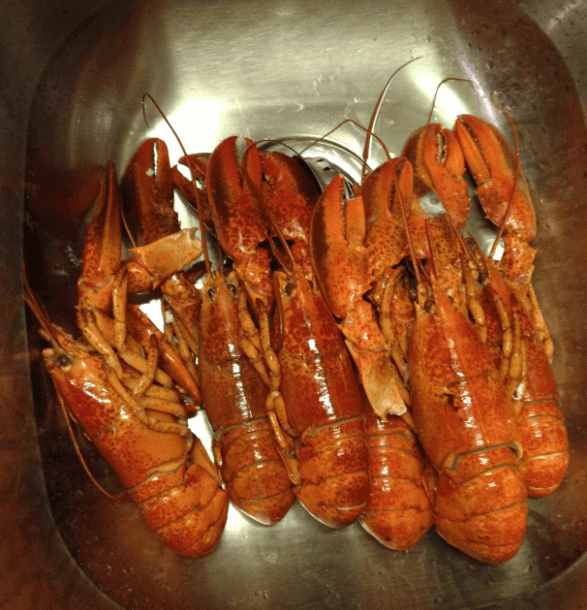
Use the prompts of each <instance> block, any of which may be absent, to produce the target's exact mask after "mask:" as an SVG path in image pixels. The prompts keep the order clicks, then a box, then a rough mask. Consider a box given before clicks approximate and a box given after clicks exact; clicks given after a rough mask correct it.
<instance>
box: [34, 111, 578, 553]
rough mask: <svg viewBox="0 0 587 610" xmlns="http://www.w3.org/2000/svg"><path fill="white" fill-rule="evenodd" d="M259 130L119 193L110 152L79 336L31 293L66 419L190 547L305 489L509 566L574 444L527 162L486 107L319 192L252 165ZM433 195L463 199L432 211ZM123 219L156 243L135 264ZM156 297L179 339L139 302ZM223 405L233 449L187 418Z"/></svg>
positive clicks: (372, 526) (272, 167) (166, 534)
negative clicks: (425, 202) (471, 186)
mask: <svg viewBox="0 0 587 610" xmlns="http://www.w3.org/2000/svg"><path fill="white" fill-rule="evenodd" d="M236 140H237V138H236V137H231V138H228V139H226V140H224V141H223V142H221V143H220V144H219V145H218V147H217V148H216V149H215V150H214V151H213V152H212V153H211V154H201V155H186V156H184V157H182V158H181V159H180V160H179V164H180V165H184V166H187V167H188V168H189V172H190V173H191V176H192V179H191V180H188V179H186V178H185V177H184V173H183V172H182V171H180V170H179V168H178V167H177V166H176V167H174V168H171V166H170V162H169V157H168V153H167V148H166V146H165V144H164V142H162V141H161V140H158V139H150V140H147V141H146V142H144V143H143V144H142V145H141V146H140V147H139V149H138V150H137V152H136V153H135V155H134V156H133V158H132V159H131V161H130V162H129V165H128V167H127V169H126V172H125V174H124V176H123V178H122V180H121V183H120V185H119V184H118V182H117V177H116V173H115V169H114V166H113V165H112V164H111V163H109V164H108V166H107V167H106V170H105V172H104V175H103V177H102V182H101V190H100V195H99V201H98V204H97V210H96V213H95V217H94V219H93V221H92V222H91V224H90V226H89V228H88V233H87V237H86V241H85V246H84V252H83V262H82V274H81V277H80V279H79V282H78V290H79V303H78V306H77V323H78V326H79V329H80V331H81V333H82V337H81V338H80V339H74V338H73V337H72V336H70V335H69V334H67V333H66V332H65V331H64V330H62V329H61V328H59V327H58V326H56V325H54V324H52V323H51V321H50V319H49V317H48V315H47V314H46V312H45V310H44V309H43V307H42V305H41V304H40V303H39V302H38V300H37V299H36V297H35V296H34V294H33V293H32V291H31V290H30V288H29V287H28V285H27V287H26V293H25V298H26V301H27V303H28V304H29V306H30V307H31V309H32V310H33V312H34V313H35V315H36V316H37V318H38V319H39V321H40V323H41V325H42V327H43V330H42V331H41V333H42V335H43V337H44V338H45V339H46V340H47V341H49V342H50V343H51V347H50V348H48V349H46V350H44V352H43V355H44V359H45V366H46V368H47V370H48V372H49V373H50V375H51V377H52V379H53V382H54V385H55V388H56V390H57V394H58V398H59V401H60V403H61V405H62V407H63V410H64V413H65V414H66V417H69V418H71V419H73V420H74V421H76V422H77V423H78V424H79V425H80V426H81V427H82V428H83V430H84V432H85V433H86V435H87V436H88V437H89V438H90V439H91V440H92V441H93V442H94V443H95V445H96V446H97V448H98V449H99V451H100V452H101V454H102V455H103V456H104V458H105V459H106V460H107V461H108V462H109V464H110V465H111V466H112V468H113V469H114V471H115V472H116V474H117V476H118V477H119V478H120V481H121V482H122V484H123V485H124V487H125V488H126V489H127V490H128V493H129V494H130V496H131V497H132V499H133V500H134V501H135V502H136V503H137V504H138V507H139V509H140V511H141V513H142V515H143V516H144V518H145V519H146V521H147V523H148V524H149V526H150V527H151V528H152V529H153V530H154V532H155V533H156V535H157V536H158V537H159V538H160V539H161V541H162V542H163V543H164V544H166V545H167V546H169V547H170V548H171V549H173V550H174V551H175V552H177V553H179V554H181V555H186V556H201V555H204V554H206V553H208V552H210V551H211V550H212V549H213V548H214V547H215V545H216V544H217V543H218V541H219V539H220V536H221V534H222V530H223V527H224V524H225V521H226V517H227V510H228V500H229V498H230V499H231V500H232V501H233V503H234V504H235V505H236V506H237V507H238V508H240V509H241V510H242V511H244V512H245V513H246V514H248V515H249V516H251V517H252V518H253V519H256V520H257V521H259V522H261V523H264V524H267V525H271V524H275V523H277V522H278V521H280V520H281V519H282V518H283V517H284V516H285V514H286V513H287V512H288V510H289V508H290V507H291V505H292V504H293V502H294V500H295V498H296V497H297V498H298V499H299V500H300V502H301V503H302V504H303V505H304V507H305V508H306V509H307V510H308V511H309V512H310V513H311V514H312V515H314V516H315V517H316V518H317V519H319V520H320V521H321V522H323V523H325V524H326V525H328V526H330V527H342V526H346V525H349V524H351V523H353V522H354V521H356V520H359V521H360V522H361V524H362V525H363V526H364V527H365V529H366V530H367V531H368V532H370V533H371V534H372V535H373V536H374V537H375V538H376V539H377V540H379V541H380V542H381V543H382V544H384V545H385V546H387V547H389V548H392V549H407V548H409V547H411V546H412V545H414V544H415V543H416V542H417V541H418V540H420V538H421V537H422V536H423V535H424V533H425V532H426V531H427V530H428V529H429V528H430V527H431V526H432V524H435V526H436V529H437V531H438V532H439V534H440V535H441V536H442V537H443V538H445V539H446V540H447V541H448V542H449V543H450V544H452V545H454V546H456V547H458V548H459V549H461V550H463V551H464V552H466V553H468V554H469V555H471V556H472V557H475V558H477V559H479V560H481V561H485V562H489V563H501V562H504V561H507V560H508V559H510V558H511V557H513V556H514V555H515V554H516V553H517V551H518V550H519V548H520V545H521V544H522V541H523V537H524V533H525V528H526V518H527V512H528V506H527V497H528V496H532V497H540V496H543V495H545V494H547V493H550V492H552V491H553V490H554V489H555V488H556V487H557V486H558V485H559V484H560V482H561V480H562V478H563V475H564V473H565V470H566V467H567V464H568V459H569V454H568V442H567V436H566V430H565V426H564V422H563V415H562V412H561V410H560V405H559V399H558V394H557V387H556V382H555V379H554V376H553V373H552V370H551V367H550V359H551V357H552V342H551V341H550V338H549V335H548V331H547V330H546V326H545V324H544V321H543V319H542V315H541V313H540V310H539V308H538V305H537V302H536V297H535V294H534V291H533V289H532V285H531V283H530V279H531V275H532V270H533V266H532V261H533V258H534V255H535V251H534V250H533V249H532V248H531V247H530V246H529V245H528V244H529V242H530V241H531V240H532V239H533V237H534V235H535V232H536V221H535V216H534V211H533V207H532V203H531V200H530V195H529V190H528V187H527V184H526V181H525V178H524V176H523V174H522V172H521V170H520V169H519V166H518V162H517V155H516V154H514V151H513V150H512V149H511V147H510V146H509V144H508V143H507V142H506V140H505V139H504V138H503V136H502V135H501V134H500V133H499V132H498V131H497V130H496V129H495V128H494V127H493V126H491V125H489V124H487V123H485V122H484V121H482V120H481V119H478V118H475V117H473V116H465V115H463V116H459V117H458V118H457V121H456V126H455V131H454V132H453V131H450V130H448V129H443V128H442V126H441V125H435V124H428V125H426V126H425V127H424V128H422V129H420V130H419V131H417V132H416V133H415V134H413V136H412V137H411V138H410V140H409V141H408V143H407V144H406V147H405V149H404V153H403V156H402V157H401V158H396V159H391V158H388V161H387V162H386V163H384V164H383V165H381V166H380V167H378V168H377V169H375V170H374V171H372V172H370V173H368V174H367V175H366V176H365V177H364V179H363V181H362V184H361V185H360V186H355V189H354V191H355V196H354V198H351V199H348V200H347V201H345V200H344V196H343V187H344V183H343V178H342V177H340V176H339V177H337V178H335V179H334V180H332V182H331V183H330V184H329V186H328V187H327V188H326V189H325V190H324V192H323V193H322V194H321V195H320V194H319V192H318V188H317V186H316V182H315V180H314V178H313V176H312V175H311V173H310V171H309V170H308V168H307V166H305V165H304V163H303V161H302V160H301V159H300V158H298V157H292V156H288V155H286V154H282V153H278V152H267V151H261V150H259V149H258V148H257V147H256V145H255V144H254V143H252V142H250V141H247V145H246V150H245V152H244V154H243V156H242V158H241V159H238V158H237V154H236V151H235V145H236ZM388 157H389V156H388ZM466 167H468V169H469V170H470V172H471V174H472V176H473V178H474V180H475V182H476V184H477V196H478V198H479V200H480V202H481V205H482V206H483V209H484V211H485V214H486V216H487V217H488V218H489V219H490V220H491V221H493V222H494V223H495V224H496V225H497V226H498V227H499V228H500V235H499V236H498V238H497V239H496V243H497V241H498V240H499V238H500V237H501V234H502V233H503V234H504V237H503V241H504V244H505V253H504V255H503V257H502V259H501V262H499V263H498V262H496V261H495V260H493V258H492V257H491V256H489V257H488V256H486V255H485V253H484V252H483V251H482V250H481V249H480V248H479V247H478V246H477V245H476V244H475V242H474V240H473V239H472V238H471V237H465V235H464V233H463V229H464V225H465V221H466V219H467V216H468V212H469V205H470V198H469V196H468V194H467V182H466V181H465V179H464V177H463V176H464V174H465V170H466ZM176 187H177V188H178V189H179V190H180V191H181V193H182V195H183V197H184V198H185V199H186V200H187V201H188V202H190V203H192V204H193V205H194V206H196V207H197V209H198V215H199V219H200V224H201V231H202V235H203V233H204V231H205V230H207V231H209V232H211V233H212V234H213V235H214V236H215V237H216V239H217V242H218V244H219V246H220V248H221V249H222V251H223V252H224V253H225V255H226V257H224V256H221V259H222V260H224V261H226V262H224V263H223V264H221V265H219V266H217V267H216V268H215V269H212V265H211V263H210V260H209V256H208V252H207V246H206V240H205V239H203V238H202V239H201V240H198V239H196V237H195V231H194V230H193V229H189V230H185V229H184V230H181V229H180V227H179V223H178V219H177V214H176V213H175V212H174V210H173V197H174V188H176ZM429 191H431V192H432V193H433V194H434V195H435V196H436V197H437V198H438V200H439V201H440V202H441V203H442V205H443V208H444V210H445V212H444V213H442V214H439V215H436V216H432V217H428V216H427V215H426V213H425V212H424V211H423V210H422V208H421V206H420V203H419V198H420V197H421V196H423V195H424V194H426V193H428V192H429ZM123 221H124V222H123ZM122 225H124V227H125V229H126V231H127V233H128V235H129V237H130V239H131V240H132V242H133V245H134V247H133V248H132V249H130V250H129V252H128V254H129V256H128V258H127V259H126V260H125V262H124V263H122V262H121V255H122ZM202 253H203V254H204V265H203V267H202V266H201V265H200V264H198V265H195V266H192V267H191V268H190V265H191V264H192V263H193V261H195V259H196V258H198V257H200V255H201V254H202ZM202 279H203V281H202ZM196 280H199V283H200V284H202V287H201V288H200V289H197V288H196V287H195V285H196V283H197V282H196ZM155 291H156V294H157V295H160V297H161V307H162V312H163V318H164V329H163V331H161V330H159V329H158V328H157V327H156V326H155V325H154V324H153V323H152V322H151V321H150V320H149V318H148V317H147V316H146V315H145V314H144V313H143V312H142V311H141V310H140V309H139V308H138V307H137V306H136V305H134V304H133V303H132V302H131V301H130V300H129V298H128V295H130V294H136V293H144V292H153V293H154V294H155ZM200 404H202V405H203V408H204V409H205V412H206V415H207V417H208V420H209V422H210V425H211V427H212V429H213V432H214V437H213V457H214V461H212V460H211V459H210V457H209V456H208V454H207V453H206V451H205V449H204V448H203V446H202V444H201V443H200V441H199V440H198V439H197V438H196V437H195V436H194V435H193V434H192V432H191V431H190V430H189V428H188V426H187V418H188V415H189V414H190V413H193V412H195V411H196V410H197V407H198V405H200ZM420 443H421V445H420ZM223 485H224V486H223Z"/></svg>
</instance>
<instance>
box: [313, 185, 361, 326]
mask: <svg viewBox="0 0 587 610" xmlns="http://www.w3.org/2000/svg"><path fill="white" fill-rule="evenodd" d="M343 188H344V185H343V178H342V176H340V175H338V176H336V177H335V178H334V179H333V180H332V181H331V182H330V184H329V185H328V186H327V187H326V189H325V190H324V192H323V193H322V195H321V197H320V198H319V200H318V202H317V203H316V206H315V208H314V214H313V216H312V225H311V232H310V249H311V251H312V262H313V264H314V269H315V270H316V276H317V277H318V282H319V284H320V289H321V292H322V295H323V296H324V300H325V301H326V303H327V304H328V307H329V308H330V310H331V311H332V313H333V314H334V316H335V317H337V318H340V319H343V318H346V317H347V313H348V308H349V306H350V304H351V303H352V302H354V301H356V300H357V299H361V298H362V296H363V295H364V294H365V293H366V292H367V291H368V290H369V287H370V284H371V280H372V278H371V274H370V272H369V254H368V252H367V249H366V248H365V246H364V245H363V238H364V236H365V211H364V209H363V200H362V199H361V198H360V197H357V198H356V199H351V200H349V201H347V203H346V214H345V210H344V200H343ZM351 230H352V231H353V233H352V234H349V232H350V231H351ZM345 233H346V234H345Z"/></svg>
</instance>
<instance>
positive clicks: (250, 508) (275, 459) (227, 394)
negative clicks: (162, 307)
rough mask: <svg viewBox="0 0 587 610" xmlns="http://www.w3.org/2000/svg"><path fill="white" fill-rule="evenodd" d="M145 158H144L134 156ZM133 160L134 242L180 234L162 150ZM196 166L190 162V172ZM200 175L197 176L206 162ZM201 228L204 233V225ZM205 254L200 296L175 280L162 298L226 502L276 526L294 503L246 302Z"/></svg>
mask: <svg viewBox="0 0 587 610" xmlns="http://www.w3.org/2000/svg"><path fill="white" fill-rule="evenodd" d="M154 144H155V145H156V146H157V150H158V154H157V155H156V158H157V159H158V167H157V172H156V175H157V176H158V180H157V181H154V180H153V178H152V177H151V176H152V175H153V174H154V173H155V172H153V171H151V172H147V171H146V170H145V168H146V167H149V165H148V163H147V162H148V161H150V160H151V159H152V155H150V154H149V153H150V151H151V150H152V147H153V145H154ZM142 150H144V151H145V154H143V155H142V156H139V153H140V151H142ZM135 159H136V166H137V167H136V169H135V167H134V166H133V164H131V165H129V170H130V169H131V168H132V172H131V171H129V170H127V176H128V177H127V178H126V179H125V181H124V185H125V186H126V188H125V191H126V194H127V202H128V204H129V209H130V212H131V216H132V214H134V215H135V216H136V218H137V219H139V220H140V223H135V224H138V230H137V233H138V235H139V238H140V239H142V240H148V239H149V238H148V237H147V236H149V235H151V236H152V237H151V238H156V237H159V236H160V235H161V234H162V233H165V232H166V231H173V230H178V229H179V225H177V216H176V215H175V212H173V210H172V208H171V203H172V189H173V183H172V173H171V169H170V167H169V163H168V162H167V149H166V147H165V146H164V144H163V142H161V141H157V142H156V143H154V142H153V141H147V142H145V143H144V144H143V145H142V146H141V148H140V149H139V151H138V152H137V155H135ZM193 161H194V159H193V157H190V160H189V163H190V166H192V163H193ZM197 167H198V168H199V170H200V171H202V168H203V167H204V168H205V160H202V161H200V162H199V164H198V166H197ZM188 184H189V186H190V187H191V188H190V190H189V191H188V192H187V193H186V194H187V195H188V196H193V197H195V198H197V197H198V193H197V192H196V193H194V191H193V185H192V184H191V183H188ZM183 186H184V189H183V190H184V192H185V189H186V186H185V185H183ZM199 207H200V208H201V206H199ZM217 217H218V218H219V220H221V218H222V217H221V215H217ZM160 218H171V219H172V220H173V223H172V224H170V222H169V221H167V223H164V222H159V219H160ZM149 219H152V220H151V221H150V222H149ZM201 227H202V230H203V223H201ZM204 254H205V262H206V269H207V272H206V281H205V284H204V288H203V290H202V292H201V293H198V291H196V290H195V288H193V286H192V284H191V283H190V282H189V281H187V279H186V278H185V277H183V276H182V275H180V274H178V275H177V277H176V279H175V283H174V285H173V286H172V288H174V289H175V287H176V286H181V287H182V290H181V292H179V293H178V291H177V290H174V291H173V292H171V293H170V292H169V290H166V288H167V284H164V285H163V286H162V290H163V293H164V295H165V298H166V300H167V301H168V302H169V303H171V304H172V307H173V312H174V313H177V314H178V315H180V316H182V318H183V325H182V327H183V330H184V331H185V333H187V337H186V339H188V340H189V342H190V344H193V345H194V348H193V351H194V352H195V353H196V354H197V355H198V362H199V364H198V377H199V382H200V389H201V394H202V400H203V403H204V406H205V409H206V414H207V416H208V420H209V421H210V424H211V426H212V429H213V430H214V446H213V449H214V457H215V461H216V464H217V466H218V468H219V469H220V471H221V473H222V477H223V479H224V481H225V482H226V489H227V491H228V494H229V496H230V498H231V500H232V501H233V502H234V503H235V504H236V505H237V506H238V507H239V508H240V509H241V510H243V511H244V512H246V513H247V514H248V515H250V516H251V517H253V518H254V519H256V520H257V521H260V522H261V523H265V524H273V523H276V522H278V521H279V520H281V519H282V518H283V517H284V515H285V514H286V513H287V511H288V510H289V508H290V507H291V505H292V503H293V501H294V499H295V496H294V494H293V490H292V489H291V483H290V481H289V478H288V476H287V473H286V471H285V467H284V465H283V463H282V461H281V458H280V456H279V454H278V452H277V449H276V447H275V442H274V440H273V433H272V430H271V425H270V423H269V421H268V419H267V414H266V410H265V402H266V398H267V393H268V388H267V385H266V384H265V383H264V381H263V379H262V378H261V376H260V375H259V373H258V372H257V371H256V370H255V368H254V365H253V364H252V363H251V361H250V360H249V358H248V357H247V355H246V353H245V351H244V350H243V348H242V346H241V343H242V342H243V341H244V340H246V336H245V333H244V331H243V329H242V328H241V315H242V308H243V306H244V307H245V308H246V301H245V300H244V295H243V298H242V299H241V298H240V297H239V295H240V291H241V289H240V286H239V283H238V281H237V280H236V276H235V275H234V273H232V274H230V275H229V276H228V277H227V278H225V277H224V269H222V268H220V269H217V270H216V271H215V272H214V273H212V271H211V270H210V263H209V259H208V254H207V249H204ZM168 282H169V280H168ZM194 305H195V306H194ZM182 314H183V315H182ZM180 319H181V318H180ZM183 334H184V333H181V335H183Z"/></svg>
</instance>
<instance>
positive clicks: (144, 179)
mask: <svg viewBox="0 0 587 610" xmlns="http://www.w3.org/2000/svg"><path fill="white" fill-rule="evenodd" d="M120 188H121V191H122V196H123V200H124V204H125V208H124V213H125V220H126V224H127V227H128V228H129V229H130V231H131V233H132V237H133V239H134V241H135V243H136V245H137V246H143V245H145V244H150V243H152V242H154V241H157V240H158V239H161V238H162V237H164V236H166V235H170V234H171V233H177V231H179V221H178V219H177V214H176V212H174V210H173V175H172V173H171V168H170V165H169V153H168V152H167V145H166V144H165V142H163V140H159V139H157V138H151V139H149V140H145V141H144V142H143V143H142V144H141V145H140V146H139V147H138V148H137V151H136V152H135V154H134V155H133V157H132V159H131V160H130V161H129V163H128V165H127V168H126V171H125V172H124V176H123V178H122V182H121V185H120Z"/></svg>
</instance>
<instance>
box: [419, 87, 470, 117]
mask: <svg viewBox="0 0 587 610" xmlns="http://www.w3.org/2000/svg"><path fill="white" fill-rule="evenodd" d="M451 80H456V81H460V82H462V83H473V81H472V80H470V79H468V78H458V77H456V76H448V77H447V78H445V79H443V80H441V81H440V82H439V83H438V85H437V87H436V91H435V92H434V97H433V98H432V108H430V114H429V115H428V120H427V121H426V126H428V125H430V121H431V120H432V115H433V114H434V107H435V106H436V97H437V96H438V91H439V90H440V87H442V85H444V83H448V82H449V81H451Z"/></svg>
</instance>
